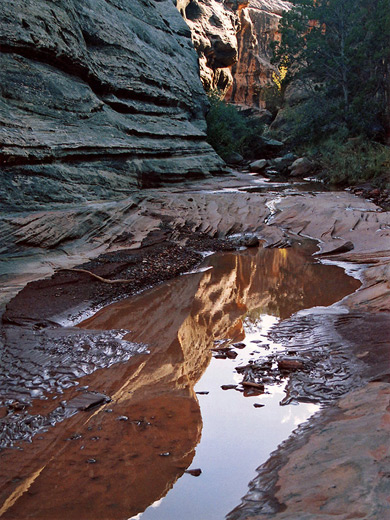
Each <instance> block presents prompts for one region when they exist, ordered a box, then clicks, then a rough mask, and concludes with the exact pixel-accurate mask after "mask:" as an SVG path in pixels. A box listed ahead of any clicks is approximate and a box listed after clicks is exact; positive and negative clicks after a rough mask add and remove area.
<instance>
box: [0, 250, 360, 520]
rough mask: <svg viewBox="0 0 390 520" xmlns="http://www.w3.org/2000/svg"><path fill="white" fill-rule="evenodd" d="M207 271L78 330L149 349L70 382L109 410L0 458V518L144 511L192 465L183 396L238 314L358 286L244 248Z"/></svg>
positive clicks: (325, 297)
mask: <svg viewBox="0 0 390 520" xmlns="http://www.w3.org/2000/svg"><path fill="white" fill-rule="evenodd" d="M207 263H208V265H210V266H212V269H210V270H208V271H206V272H204V273H198V274H196V275H191V276H182V277H180V278H178V279H176V280H173V281H171V282H168V283H165V284H163V285H160V286H158V287H156V288H154V289H152V290H150V291H147V292H145V293H142V294H140V295H139V296H137V297H135V298H131V299H129V300H125V301H122V302H120V303H116V304H113V305H111V306H109V307H107V308H105V309H103V310H102V311H100V312H98V313H97V314H96V315H95V316H93V317H92V318H90V319H88V320H86V321H85V322H83V323H82V324H81V325H80V327H82V328H84V329H95V330H96V329H98V330H105V329H112V328H115V329H118V328H122V329H127V330H130V331H131V332H130V333H129V334H128V338H129V339H131V340H133V341H143V342H146V343H148V344H149V346H150V352H151V353H150V355H148V356H144V355H142V356H137V357H135V358H133V359H132V360H131V361H130V362H129V363H126V364H117V365H114V366H112V367H111V368H109V369H103V370H98V371H96V372H95V373H94V374H92V375H90V376H87V377H85V378H82V379H81V380H80V384H81V385H89V390H97V391H101V392H105V393H106V394H108V395H110V396H111V397H112V402H111V403H109V404H107V405H105V406H103V407H101V408H100V409H98V410H97V411H95V412H94V413H93V412H88V413H86V412H81V413H78V414H77V415H76V416H74V417H72V418H70V419H68V420H65V421H64V422H62V423H60V424H57V426H56V427H55V428H53V429H51V430H49V431H48V432H47V433H46V434H44V435H43V436H42V438H41V439H38V438H35V439H34V440H33V443H32V444H31V445H28V446H27V445H23V449H24V451H23V452H18V451H9V450H7V451H4V452H3V453H2V454H1V469H0V478H1V481H2V489H3V493H2V498H3V499H4V501H5V504H4V505H3V509H2V511H3V512H4V518H18V519H23V518H26V517H27V516H28V517H30V514H31V515H32V516H31V518H39V519H41V518H50V519H53V520H54V519H56V518H58V519H65V518H78V519H80V520H83V519H99V518H100V519H105V518H112V519H122V518H129V517H131V516H135V515H137V514H138V513H139V512H142V511H143V510H145V509H146V508H147V507H148V506H149V505H150V504H152V503H153V502H155V501H157V500H159V499H160V498H161V497H163V496H164V495H165V494H166V493H167V492H168V491H169V489H170V488H171V487H172V485H173V484H174V482H175V481H176V480H177V478H179V477H180V476H181V475H182V474H183V472H184V470H185V469H186V468H187V467H188V466H189V465H190V464H191V461H192V459H193V456H194V450H195V447H196V445H197V443H198V442H199V440H200V435H201V428H202V419H201V415H200V410H199V404H198V401H197V398H196V395H195V393H194V390H193V388H194V385H195V383H196V382H197V381H198V380H199V378H200V377H201V375H202V374H203V372H204V370H205V369H206V367H207V365H208V363H209V361H210V359H211V351H210V348H211V347H213V346H214V340H217V339H224V338H230V339H232V340H234V341H239V340H241V339H243V338H244V336H245V332H244V329H243V320H244V319H245V318H248V319H253V320H254V321H256V316H257V315H258V314H259V313H260V312H268V313H273V314H277V315H280V316H281V317H286V316H288V315H290V314H291V313H293V312H295V311H297V310H299V309H301V308H306V307H311V306H313V305H329V304H331V303H333V302H335V301H337V300H339V299H340V298H341V297H343V296H344V295H346V294H347V293H350V292H351V291H353V290H354V289H356V287H357V285H358V283H357V282H356V281H355V280H353V279H350V278H348V277H346V276H345V275H344V273H343V272H342V271H341V270H339V269H336V268H333V267H330V266H320V265H318V264H314V263H313V261H312V259H310V257H308V255H306V254H304V252H303V251H302V250H300V249H299V250H298V249H289V250H264V249H259V250H247V251H244V252H242V253H239V254H237V253H230V254H221V255H215V256H213V257H210V258H209V259H208V261H207ZM72 392H73V394H72V393H71V394H69V396H68V395H67V396H65V397H66V398H68V399H69V398H71V397H73V396H74V395H77V392H75V391H72ZM62 399H63V397H62ZM47 407H48V409H50V401H48V404H47ZM200 499H201V497H200ZM0 510H1V506H0ZM26 512H28V513H26Z"/></svg>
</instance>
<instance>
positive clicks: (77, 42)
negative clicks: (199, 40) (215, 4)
mask: <svg viewBox="0 0 390 520" xmlns="http://www.w3.org/2000/svg"><path fill="white" fill-rule="evenodd" d="M1 7H2V8H1V14H0V45H1V51H2V52H1V54H0V60H1V65H0V67H1V69H0V70H1V82H0V171H1V177H2V182H1V187H0V201H1V202H2V206H3V208H5V209H7V210H20V209H23V210H25V209H32V208H34V209H37V208H44V209H46V208H47V207H48V206H47V205H48V204H49V205H50V204H51V203H53V202H60V203H76V202H84V201H85V200H89V201H97V200H108V199H111V200H115V199H119V198H123V197H124V196H125V194H126V193H128V192H129V190H132V189H135V188H137V187H144V186H148V185H150V184H153V183H156V182H161V181H165V182H169V181H175V180H178V179H185V178H187V177H190V176H192V177H202V176H205V175H208V174H210V173H217V172H220V171H221V169H223V163H222V161H221V160H220V159H219V158H218V156H217V155H216V154H215V153H214V151H213V150H212V148H211V147H210V146H209V145H208V144H207V143H206V142H205V134H204V131H205V120H204V114H205V110H206V108H207V102H206V99H205V96H204V92H203V89H202V85H201V82H200V81H199V72H198V63H197V56H196V53H195V52H194V50H193V46H192V43H191V35H190V31H189V29H188V27H187V25H186V24H185V22H184V21H183V19H182V17H181V16H180V13H179V12H178V11H177V9H176V8H175V6H174V5H173V3H172V0H160V1H151V0H93V1H92V0H78V1H77V2H76V1H75V0H66V1H65V0H56V1H55V2H49V1H47V0H34V1H33V0H24V1H21V0H3V2H2V5H1Z"/></svg>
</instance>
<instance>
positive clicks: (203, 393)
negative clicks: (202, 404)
mask: <svg viewBox="0 0 390 520" xmlns="http://www.w3.org/2000/svg"><path fill="white" fill-rule="evenodd" d="M195 393H196V394H198V395H207V394H209V393H210V392H207V391H204V392H195Z"/></svg>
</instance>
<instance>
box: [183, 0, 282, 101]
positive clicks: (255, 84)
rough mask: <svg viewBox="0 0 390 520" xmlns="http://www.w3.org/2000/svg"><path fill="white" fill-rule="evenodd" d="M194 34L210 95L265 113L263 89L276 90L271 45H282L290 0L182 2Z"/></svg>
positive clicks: (202, 74) (185, 0) (185, 15)
mask: <svg viewBox="0 0 390 520" xmlns="http://www.w3.org/2000/svg"><path fill="white" fill-rule="evenodd" d="M176 5H177V8H178V9H179V11H180V13H181V14H182V16H183V18H184V19H185V20H186V22H187V24H188V26H189V27H190V29H191V34H192V40H193V43H194V46H195V49H196V50H197V52H198V56H199V64H200V76H201V79H202V83H203V85H204V87H205V89H206V90H212V89H219V90H221V91H222V92H224V93H225V94H226V99H227V101H229V102H232V103H235V104H239V105H243V106H245V107H251V108H253V107H256V108H264V106H265V102H264V98H262V97H261V95H260V93H261V90H262V88H263V87H265V86H269V85H270V84H272V75H273V74H274V73H275V68H274V66H273V65H271V61H270V60H271V49H270V43H271V42H273V41H275V40H277V39H278V25H279V20H280V18H281V16H282V14H283V11H285V10H286V9H289V8H290V5H291V4H290V2H288V1H285V0H222V1H217V0H176Z"/></svg>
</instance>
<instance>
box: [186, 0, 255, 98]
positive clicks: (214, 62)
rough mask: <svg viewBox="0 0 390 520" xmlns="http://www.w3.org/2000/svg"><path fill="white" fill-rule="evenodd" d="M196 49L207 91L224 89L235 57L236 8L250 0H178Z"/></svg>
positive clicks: (236, 48) (238, 22)
mask: <svg viewBox="0 0 390 520" xmlns="http://www.w3.org/2000/svg"><path fill="white" fill-rule="evenodd" d="M176 3H177V8H178V9H179V11H180V13H181V14H182V16H183V18H184V19H185V20H186V22H187V24H188V26H189V28H190V29H191V34H192V40H193V43H194V47H195V49H196V51H197V52H198V56H199V65H200V77H201V79H202V82H203V85H204V87H205V89H206V90H213V89H219V90H221V91H226V90H227V89H228V88H229V87H230V86H231V85H232V82H233V78H232V75H231V71H230V68H231V66H232V65H234V64H235V63H236V62H237V60H238V43H237V31H238V30H239V28H240V20H239V14H238V13H239V11H240V10H241V9H242V8H243V7H245V6H247V5H248V3H249V0H222V1H218V0H177V2H176Z"/></svg>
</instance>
